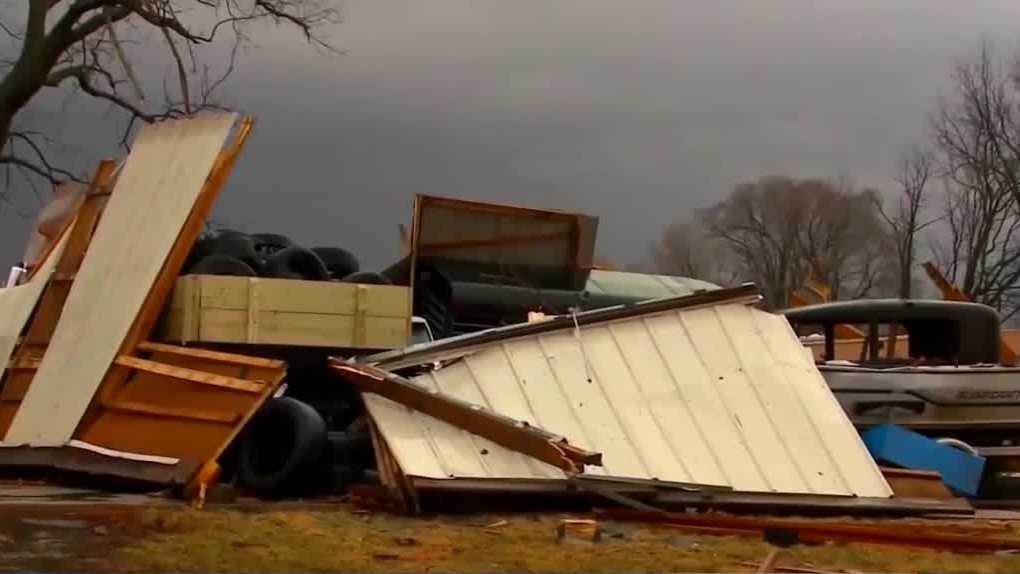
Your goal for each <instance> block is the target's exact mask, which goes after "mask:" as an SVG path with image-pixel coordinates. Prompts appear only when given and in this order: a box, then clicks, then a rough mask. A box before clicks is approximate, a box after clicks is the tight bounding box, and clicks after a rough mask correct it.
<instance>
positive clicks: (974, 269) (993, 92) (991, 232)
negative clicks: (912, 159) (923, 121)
mask: <svg viewBox="0 0 1020 574" xmlns="http://www.w3.org/2000/svg"><path fill="white" fill-rule="evenodd" d="M1012 66H1013V69H1014V72H1013V73H1007V71H1006V67H1005V65H1004V64H1003V63H1002V62H1001V61H1000V60H999V59H998V58H996V57H995V56H994V55H993V52H992V50H991V48H990V47H989V46H987V45H986V46H984V47H983V48H982V50H981V53H980V55H979V56H978V57H977V58H976V59H975V60H973V61H970V62H965V63H962V64H959V65H958V66H957V67H956V69H955V71H954V74H953V80H954V85H953V91H952V95H951V97H950V98H948V99H945V100H943V101H942V102H941V105H940V108H939V110H938V112H937V113H936V114H935V115H934V117H933V121H932V125H933V131H934V139H935V145H936V150H937V152H938V160H939V164H940V168H941V171H942V172H943V174H944V182H945V186H946V193H945V202H944V205H943V217H944V222H945V225H944V229H943V235H944V236H946V237H945V238H943V239H942V241H940V242H939V243H938V244H937V246H936V248H935V252H936V257H937V260H938V262H939V264H940V266H941V267H942V268H943V269H944V272H945V273H946V275H947V277H948V278H949V279H950V280H951V281H953V282H954V283H956V285H957V286H958V287H959V288H960V289H962V290H963V291H964V293H966V294H967V295H968V296H969V297H971V298H972V299H974V300H976V301H980V302H982V303H986V304H989V305H991V306H993V307H996V308H997V309H999V310H1000V312H1001V313H1003V315H1004V316H1005V317H1010V316H1012V315H1013V314H1015V313H1016V312H1017V311H1018V310H1020V285H1018V282H1020V172H1018V168H1020V116H1018V109H1017V102H1018V101H1020V89H1018V87H1020V85H1018V79H1017V74H1016V73H1015V70H1017V69H1018V66H1017V62H1016V61H1014V62H1013V64H1012Z"/></svg>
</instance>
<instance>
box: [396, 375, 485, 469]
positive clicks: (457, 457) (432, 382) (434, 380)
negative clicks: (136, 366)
mask: <svg viewBox="0 0 1020 574" xmlns="http://www.w3.org/2000/svg"><path fill="white" fill-rule="evenodd" d="M462 372H463V371H458V370H457V369H454V370H452V371H451V372H450V373H436V374H435V375H431V374H430V375H426V376H424V377H420V378H419V379H418V382H420V383H422V384H423V385H424V386H425V387H427V388H429V389H432V390H438V391H441V392H442V384H441V383H439V381H440V380H441V379H447V380H449V379H451V378H456V377H457V376H458V375H459V374H460V373H462ZM453 386H456V384H454V385H453ZM414 417H415V419H416V420H417V421H418V424H419V425H420V426H421V427H422V428H423V429H425V432H426V433H427V434H428V435H429V436H430V440H431V442H432V448H433V450H434V451H435V452H437V453H438V454H439V455H440V456H442V458H443V461H444V463H443V466H444V467H445V468H446V470H447V471H448V472H449V473H450V474H451V475H453V476H470V477H475V478H479V477H486V476H489V472H488V471H489V469H488V468H487V467H486V461H484V460H482V459H481V456H480V455H479V450H480V449H479V448H478V447H477V446H476V445H475V443H474V441H473V440H472V435H471V433H467V432H464V431H462V430H460V429H458V428H456V427H454V426H452V425H450V424H447V423H445V422H443V421H440V420H438V419H435V418H432V417H429V416H426V415H423V414H421V413H417V412H416V413H414Z"/></svg>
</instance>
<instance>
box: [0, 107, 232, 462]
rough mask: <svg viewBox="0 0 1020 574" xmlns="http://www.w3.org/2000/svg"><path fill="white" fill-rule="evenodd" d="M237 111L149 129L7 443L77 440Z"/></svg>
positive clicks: (121, 181)
mask: <svg viewBox="0 0 1020 574" xmlns="http://www.w3.org/2000/svg"><path fill="white" fill-rule="evenodd" d="M235 120H236V116H235V115H234V114H208V115H202V116H198V117H195V118H192V119H188V120H175V121H168V122H162V123H158V124H153V125H148V126H145V127H144V128H142V129H141V130H140V131H139V134H138V136H137V138H136V139H135V141H134V145H133V148H132V151H131V154H130V155H129V156H128V159H127V161H126V163H125V164H124V167H123V169H122V171H121V173H120V175H119V177H118V181H117V184H116V186H115V190H114V193H113V196H112V197H111V199H110V202H109V203H108V204H107V206H106V209H105V211H104V214H103V217H102V219H101V220H100V222H99V225H98V227H97V229H96V233H95V235H94V236H93V238H92V242H91V243H90V245H89V249H88V251H87V253H86V254H85V259H84V261H83V262H82V266H81V269H80V270H79V272H78V274H77V276H76V277H75V280H74V284H73V285H72V287H71V291H70V293H69V294H68V298H67V302H66V304H65V305H64V310H63V313H62V314H61V317H60V321H59V322H58V324H57V328H56V331H55V332H54V334H53V339H52V341H51V343H50V346H49V349H48V351H47V353H46V355H45V356H44V357H43V361H42V364H41V365H40V367H39V371H38V372H37V373H36V376H35V378H34V380H33V382H32V386H31V387H30V388H29V390H28V393H27V394H26V395H25V399H24V401H23V402H22V404H21V407H20V408H19V409H18V412H17V413H16V414H15V415H14V420H13V421H12V422H11V426H10V428H9V429H8V431H7V435H6V437H5V442H8V443H13V444H29V445H33V446H59V445H63V444H65V443H66V442H67V441H69V440H70V439H71V438H72V435H73V434H74V431H75V429H76V428H77V426H78V423H79V421H80V420H81V419H82V417H83V415H84V414H85V411H86V409H87V408H88V406H89V404H90V402H91V401H92V398H93V395H94V394H95V393H96V390H97V389H98V388H99V385H100V383H101V382H102V380H103V378H104V377H105V375H106V372H107V370H108V369H109V368H110V365H111V363H112V362H113V359H114V358H115V356H116V355H117V354H118V352H119V350H120V348H121V345H122V342H123V341H125V339H126V338H127V337H128V334H129V331H130V330H131V329H132V326H133V325H134V323H135V318H136V316H137V315H138V314H139V312H140V311H141V310H142V308H143V303H144V302H145V301H146V298H147V297H148V295H149V291H150V289H151V288H152V286H153V285H154V283H155V282H156V279H157V277H158V276H159V274H160V271H161V269H162V268H163V263H164V261H165V260H166V259H167V256H168V255H169V254H170V251H171V249H172V248H173V247H174V244H175V242H176V241H177V238H178V235H179V234H180V232H181V229H182V227H183V226H184V223H185V221H186V220H187V219H188V216H189V215H190V214H191V212H192V207H193V206H194V205H195V202H196V200H197V198H198V196H199V194H200V193H201V192H202V191H203V189H204V188H205V185H204V184H205V182H206V179H207V178H208V177H209V175H210V173H211V171H212V169H213V166H214V164H215V162H216V160H217V158H218V156H219V153H220V150H221V149H222V148H223V144H224V143H225V142H226V139H227V136H228V135H229V133H230V130H231V128H232V126H233V124H234V122H235Z"/></svg>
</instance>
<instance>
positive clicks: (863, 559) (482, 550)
mask: <svg viewBox="0 0 1020 574" xmlns="http://www.w3.org/2000/svg"><path fill="white" fill-rule="evenodd" d="M30 502H31V501H30V500H29V503H21V504H9V503H4V501H3V500H0V569H5V570H14V569H21V570H25V569H31V570H64V571H68V570H76V571H86V570H87V571H178V572H188V571H299V570H300V571H366V572H381V571H389V572H393V571H417V572H422V571H446V572H492V571H519V572H529V571H545V572H552V571H559V572H581V571H586V572H608V571H615V572H647V571H660V572H661V571H670V572H684V571H701V572H706V571H729V572H735V571H754V570H755V565H756V564H757V563H758V562H760V561H761V560H762V559H763V558H764V557H765V556H766V555H767V554H768V552H769V550H770V548H769V547H768V546H767V545H766V544H765V543H764V542H761V541H758V540H756V539H748V538H734V537H722V536H700V535H691V534H687V533H685V532H680V531H676V530H670V529H668V528H662V527H648V526H645V525H633V524H620V523H612V522H601V523H600V527H601V528H602V537H601V540H600V541H598V542H592V541H591V540H589V539H584V538H582V537H580V536H577V537H574V536H568V537H567V538H565V539H564V540H562V541H560V540H558V539H557V532H556V531H557V526H558V525H559V522H560V519H561V518H567V517H570V518H584V517H585V516H584V515H567V514H559V513H556V514H553V513H547V514H511V515H506V514H505V515H477V514H475V515H444V516H430V517H423V518H412V517H407V516H398V515H394V514H389V513H383V512H367V511H363V510H359V509H356V508H353V507H351V506H349V505H346V504H343V503H336V504H330V505H321V504H319V505H315V506H310V507H303V506H300V505H294V504H289V505H273V504H256V505H252V504H248V505H245V506H243V507H241V506H220V507H215V506H210V507H207V508H206V509H204V510H195V509H191V508H188V507H186V506H184V505H182V504H175V503H166V502H163V503H154V504H150V503H146V504H139V501H137V500H135V501H127V502H124V501H120V502H104V501H91V502H87V503H76V504H67V503H62V502H61V501H59V500H57V501H49V502H46V503H43V504H32V503H30ZM995 524H996V525H997V526H998V527H999V528H1000V529H1001V530H1002V532H1005V533H1009V534H1010V535H1015V536H1017V538H1018V540H1020V524H1018V525H1017V529H1016V530H1013V528H1012V524H1011V523H1006V522H1004V521H996V522H995ZM910 527H913V528H918V527H923V525H921V526H917V525H912V526H910ZM779 565H781V566H794V567H814V568H828V569H832V570H835V569H842V570H852V571H864V572H952V571H956V572H960V571H969V572H1010V571H1012V572H1016V571H1020V555H994V554H990V555H960V554H952V553H947V552H938V551H931V550H915V549H906V548H897V547H892V546H878V545H860V544H850V545H822V546H811V547H809V546H800V547H795V548H792V549H789V550H787V551H784V554H783V556H782V557H781V559H780V562H779Z"/></svg>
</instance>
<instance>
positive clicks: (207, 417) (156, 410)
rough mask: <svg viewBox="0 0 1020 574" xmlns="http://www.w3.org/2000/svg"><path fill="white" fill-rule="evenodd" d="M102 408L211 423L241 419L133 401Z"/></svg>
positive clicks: (115, 402)
mask: <svg viewBox="0 0 1020 574" xmlns="http://www.w3.org/2000/svg"><path fill="white" fill-rule="evenodd" d="M103 408H105V409H109V410H111V411H117V412H123V413H137V414H142V415H151V416H154V417H167V418H173V419H189V420H196V421H207V422H213V423H227V424H232V423H235V422H237V420H238V419H239V418H241V417H240V416H239V415H238V414H237V413H223V412H217V411H209V410H202V409H181V408H172V407H165V406H161V405H151V404H146V403H136V402H133V401H118V400H112V401H106V402H104V403H103ZM100 446H102V445H100Z"/></svg>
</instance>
